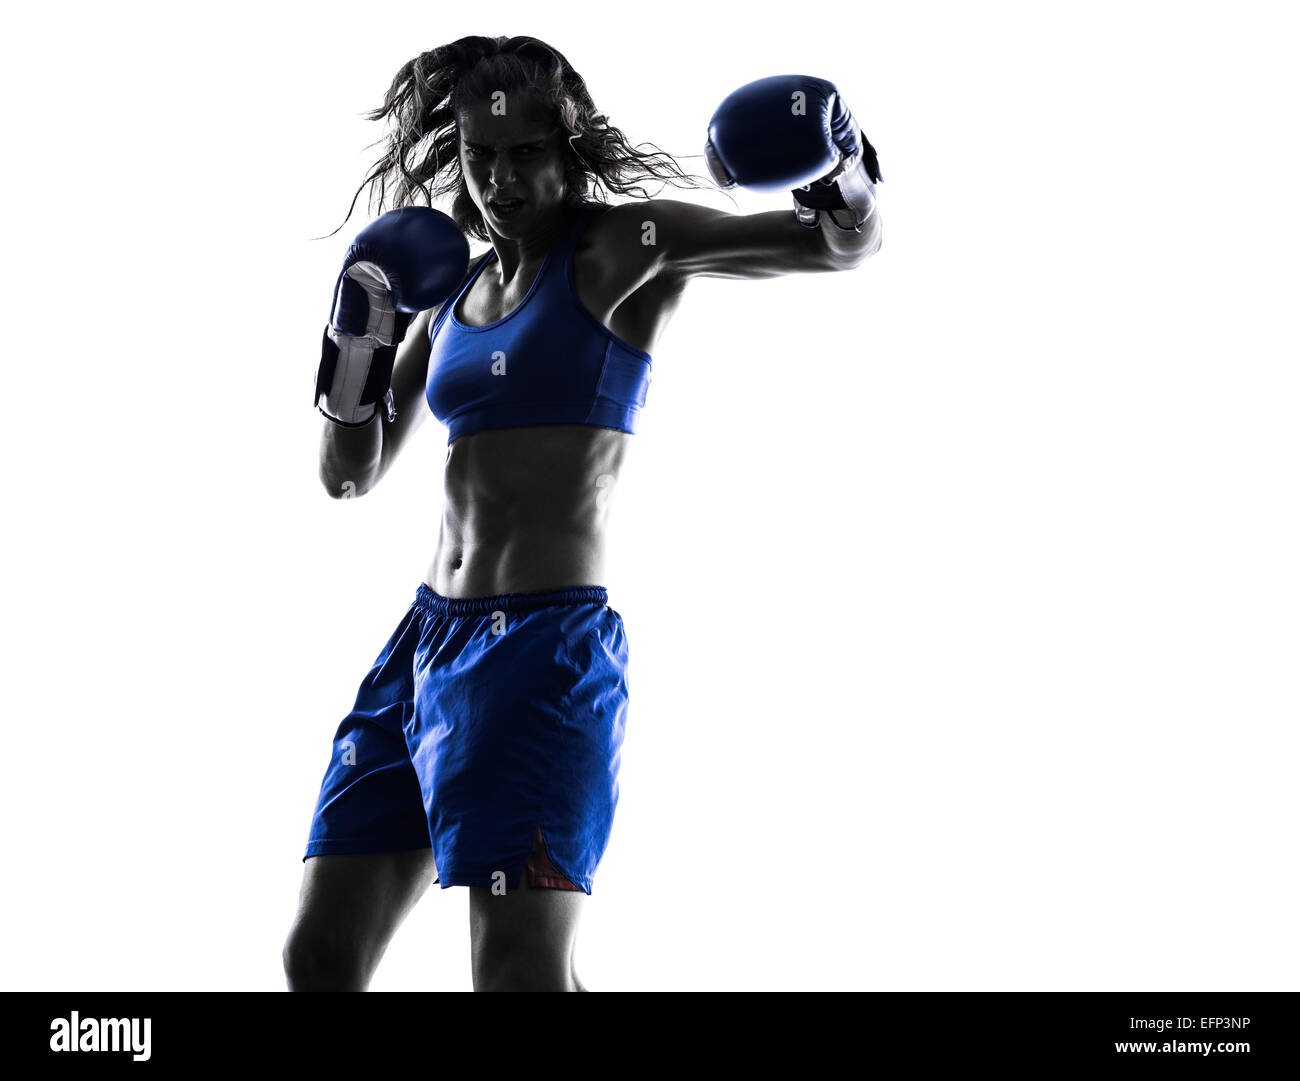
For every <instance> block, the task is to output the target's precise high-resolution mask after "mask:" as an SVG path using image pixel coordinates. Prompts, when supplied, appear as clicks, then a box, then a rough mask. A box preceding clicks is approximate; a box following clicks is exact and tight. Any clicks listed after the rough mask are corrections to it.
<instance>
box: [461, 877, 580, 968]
mask: <svg viewBox="0 0 1300 1081" xmlns="http://www.w3.org/2000/svg"><path fill="white" fill-rule="evenodd" d="M586 896H587V895H586V894H585V893H582V892H576V893H575V892H573V891H570V890H556V889H548V888H546V887H541V886H530V885H529V884H528V875H527V874H526V873H525V874H524V876H523V878H522V879H521V881H520V884H519V888H518V889H513V890H508V891H507V892H506V893H504V894H494V893H493V892H492V891H491V890H489V889H477V888H471V889H470V891H469V931H470V954H471V958H472V962H473V974H474V990H475V991H585V990H586V988H585V987H583V986H582V983H581V981H580V980H579V979H578V973H577V971H576V969H575V968H574V965H573V947H574V945H575V944H576V942H577V938H578V918H579V916H581V914H582V902H583V901H584V900H585V899H586Z"/></svg>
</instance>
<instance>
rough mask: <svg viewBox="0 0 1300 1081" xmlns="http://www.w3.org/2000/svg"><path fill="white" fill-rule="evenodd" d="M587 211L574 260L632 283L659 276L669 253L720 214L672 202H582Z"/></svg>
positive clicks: (661, 200) (707, 209) (650, 200)
mask: <svg viewBox="0 0 1300 1081" xmlns="http://www.w3.org/2000/svg"><path fill="white" fill-rule="evenodd" d="M586 213H587V214H588V215H589V216H588V218H587V222H586V226H585V228H584V230H583V236H582V238H581V240H580V241H579V244H578V253H577V255H578V258H579V259H581V260H582V261H583V262H584V263H586V264H587V265H590V266H595V267H597V268H599V273H602V274H610V275H615V276H620V277H627V278H628V279H629V281H636V282H644V281H646V280H647V279H648V278H649V277H656V276H659V275H660V274H662V273H663V272H664V271H665V269H666V266H667V263H666V259H667V256H668V253H669V252H670V251H672V250H673V249H674V248H675V247H676V246H678V245H679V244H680V243H681V238H683V237H685V236H688V235H689V234H690V233H691V231H692V230H698V229H700V228H701V227H703V226H706V225H707V224H708V223H710V222H712V221H713V220H714V219H715V218H716V217H718V216H720V212H719V211H715V210H711V209H710V208H708V207H702V206H697V205H696V204H694V203H686V202H681V201H679V200H676V199H638V200H634V201H632V202H627V203H618V204H615V205H612V206H608V205H604V204H587V209H586ZM721 216H723V217H725V216H726V215H721Z"/></svg>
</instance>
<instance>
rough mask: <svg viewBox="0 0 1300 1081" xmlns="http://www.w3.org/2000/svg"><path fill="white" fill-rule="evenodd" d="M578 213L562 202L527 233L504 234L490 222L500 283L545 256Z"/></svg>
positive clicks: (533, 265) (533, 264)
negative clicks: (506, 235)
mask: <svg viewBox="0 0 1300 1081" xmlns="http://www.w3.org/2000/svg"><path fill="white" fill-rule="evenodd" d="M576 213H577V211H576V210H575V209H574V208H573V207H570V206H561V207H559V208H557V209H556V211H555V213H553V214H551V215H550V216H549V217H547V218H546V219H545V220H544V221H543V222H541V223H539V224H538V226H537V228H536V229H534V230H532V231H531V232H529V234H528V235H527V236H524V237H505V236H501V235H500V234H499V233H498V232H497V231H496V230H495V229H493V228H492V226H491V225H489V226H488V227H487V231H488V236H489V237H490V238H491V240H492V247H493V249H494V250H495V251H496V254H497V272H498V273H499V274H500V276H501V283H502V284H503V285H504V284H505V283H506V282H508V281H510V279H511V278H513V277H514V276H515V274H517V273H518V272H519V270H520V268H522V267H535V266H537V265H538V264H539V263H540V262H541V261H542V260H543V259H545V258H546V253H547V252H548V251H550V250H551V248H552V247H553V246H554V245H555V242H556V241H557V240H558V239H559V238H560V236H561V235H562V234H563V232H564V231H565V229H567V228H568V227H569V224H570V223H571V222H572V221H573V216H574V214H576Z"/></svg>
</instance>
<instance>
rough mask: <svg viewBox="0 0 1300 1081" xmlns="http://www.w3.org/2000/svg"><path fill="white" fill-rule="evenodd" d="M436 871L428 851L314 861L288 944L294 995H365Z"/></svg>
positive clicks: (306, 869) (307, 870)
mask: <svg viewBox="0 0 1300 1081" xmlns="http://www.w3.org/2000/svg"><path fill="white" fill-rule="evenodd" d="M436 874H437V872H436V871H435V869H434V865H433V851H432V850H431V849H428V848H423V849H413V850H412V851H409V852H374V853H363V854H354V855H332V856H311V857H310V858H308V859H307V860H306V862H305V864H304V870H303V879H302V893H301V896H300V898H299V902H298V915H297V917H296V918H295V920H294V923H293V927H292V928H291V929H290V931H289V937H288V939H287V940H286V941H285V944H284V971H285V976H286V978H287V979H288V982H289V990H290V991H364V990H365V989H366V988H367V987H368V986H369V984H370V979H371V977H372V976H373V975H374V973H375V969H376V967H377V966H378V965H379V960H380V958H382V957H383V956H384V951H385V950H386V949H387V948H388V943H389V942H390V941H391V939H392V937H393V934H394V932H396V930H397V928H398V926H399V925H400V924H401V922H402V920H403V919H404V918H405V917H406V914H407V913H408V912H410V910H411V908H412V907H413V906H414V905H415V902H416V901H418V900H419V899H420V898H421V897H422V896H423V895H424V892H425V890H427V889H428V888H429V885H430V883H432V882H433V880H434V877H435V876H436Z"/></svg>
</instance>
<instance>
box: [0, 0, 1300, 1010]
mask: <svg viewBox="0 0 1300 1081" xmlns="http://www.w3.org/2000/svg"><path fill="white" fill-rule="evenodd" d="M461 9H462V11H463V14H456V13H454V12H452V10H451V6H450V5H442V4H432V3H429V2H428V0H423V2H420V3H377V4H373V5H369V6H368V7H364V8H363V6H361V5H358V4H356V3H355V2H349V3H312V4H310V5H307V4H273V3H257V4H250V3H235V4H227V5H223V6H221V7H216V6H213V7H211V8H209V9H208V11H207V12H206V13H198V12H196V11H195V10H194V9H193V8H192V7H191V6H189V5H162V4H158V5H143V4H127V5H91V4H69V5H63V6H61V7H60V8H58V9H55V10H54V11H52V12H48V13H47V14H44V15H41V16H33V15H18V16H15V15H13V14H10V15H9V16H7V26H6V37H7V38H8V39H9V44H10V50H11V56H10V58H9V60H8V61H7V62H6V65H5V66H4V67H3V68H2V69H0V79H3V87H2V89H3V96H2V98H0V100H3V102H4V110H5V117H4V123H5V132H6V138H5V141H6V144H7V148H6V157H7V159H8V164H7V165H6V167H5V170H4V193H3V194H4V203H3V206H4V224H5V229H4V232H5V240H6V245H5V247H6V251H5V258H4V262H3V271H0V273H3V275H4V281H3V297H4V313H5V326H6V334H5V343H4V344H5V354H6V356H5V371H6V379H5V384H6V404H5V413H6V418H5V424H4V425H3V432H4V440H5V446H4V462H5V465H6V468H7V473H8V476H7V484H6V489H7V491H8V497H7V500H6V502H7V507H6V512H7V513H6V521H7V523H8V524H7V528H6V530H5V538H6V544H5V549H6V556H5V561H4V563H5V576H4V583H3V589H4V595H3V611H4V625H3V626H4V632H3V633H4V643H3V653H2V658H0V659H2V660H3V665H4V671H3V679H4V688H5V690H4V721H5V739H4V755H5V758H4V765H5V782H4V784H3V786H0V791H2V792H3V797H2V798H3V806H0V813H2V814H3V821H4V824H5V832H6V838H7V845H6V867H7V875H6V877H7V879H8V882H7V885H6V888H5V890H4V894H3V898H4V899H3V905H4V916H5V925H6V928H7V929H8V934H7V935H6V943H5V945H4V963H3V965H2V966H0V968H2V970H3V976H2V977H0V979H2V980H3V984H4V985H5V986H6V987H7V988H9V989H30V990H38V989H39V990H52V989H60V990H96V991H99V990H136V989H181V990H197V989H203V988H215V989H223V990H240V989H250V990H277V989H281V988H283V986H284V979H283V974H282V971H281V965H280V950H281V946H282V944H283V941H284V937H285V935H286V933H287V931H288V928H289V925H290V922H291V920H292V918H293V914H294V911H295V908H296V904H297V893H298V886H299V882H300V879H301V874H302V863H301V858H302V849H303V845H304V844H305V840H306V831H307V828H308V824H309V819H310V815H311V811H312V808H313V805H314V802H315V798H316V794H317V790H318V787H319V784H320V780H321V775H322V773H323V771H324V769H325V766H326V764H327V760H328V758H329V752H330V741H331V738H332V735H333V732H334V728H335V726H336V725H337V722H338V720H339V718H340V717H341V716H342V715H343V714H344V713H345V712H346V711H347V710H348V709H349V708H350V706H351V704H352V700H353V697H354V695H355V693H356V689H357V684H358V682H359V681H360V679H361V678H362V676H364V674H365V673H366V671H367V669H368V668H369V666H370V664H371V662H372V660H373V659H374V657H375V655H376V654H377V653H378V651H379V649H380V648H381V647H382V645H383V643H384V642H385V641H386V639H387V636H388V635H389V634H390V633H391V631H392V629H393V627H394V626H395V625H396V623H397V621H398V620H399V619H400V617H401V616H402V614H403V612H404V611H405V609H406V606H407V605H408V604H409V603H410V600H411V599H412V597H413V596H414V592H415V588H416V586H417V584H418V583H419V581H420V580H421V579H422V577H423V575H424V573H425V570H426V568H427V566H428V563H429V560H430V558H431V556H432V553H433V548H434V543H435V541H436V536H437V523H438V520H439V514H440V498H441V496H440V492H441V482H440V467H441V463H442V456H443V448H444V445H445V441H446V435H445V430H444V429H442V428H441V427H440V426H439V425H438V424H437V422H436V421H433V420H430V421H429V422H428V423H427V424H426V425H425V426H424V428H423V429H422V430H421V431H420V433H419V435H418V437H417V438H416V440H415V441H414V442H413V443H412V444H411V445H410V446H409V447H408V448H407V449H406V451H405V452H404V454H403V457H402V458H401V459H400V460H399V461H398V463H397V464H396V466H395V467H394V469H393V471H392V472H391V473H390V474H389V476H388V477H387V478H386V479H385V480H384V482H383V483H382V484H381V485H380V486H379V488H377V489H376V490H375V491H374V492H373V493H372V494H370V495H367V496H366V497H365V498H363V499H359V500H352V501H343V502H335V501H332V500H330V499H329V498H327V496H326V495H325V493H324V491H323V490H322V489H321V488H320V487H319V484H318V481H317V478H316V455H317V447H318V440H319V436H320V429H321V425H322V423H323V421H322V419H321V417H320V415H319V414H318V413H317V412H316V411H315V410H314V409H313V408H312V403H311V396H310V390H309V386H310V384H311V383H312V381H313V378H314V374H315V367H316V363H317V360H318V358H319V339H320V331H321V327H322V326H323V324H324V320H325V318H326V316H327V314H328V307H329V301H330V293H331V289H332V287H333V284H334V280H335V276H336V275H337V272H338V265H339V262H340V259H341V257H342V254H343V252H344V250H345V249H346V247H347V244H348V242H349V241H350V239H351V237H352V236H353V235H355V233H356V232H357V231H358V230H359V229H360V228H361V227H362V226H363V225H364V224H365V222H366V221H367V220H368V214H367V211H366V207H365V201H364V200H365V196H364V194H363V196H362V199H361V200H360V201H359V204H358V205H359V209H358V211H357V213H356V214H355V215H354V217H353V219H352V221H351V222H349V223H348V224H347V225H346V226H344V228H343V229H342V230H340V231H339V233H337V234H336V235H335V236H334V237H333V238H331V239H329V240H326V241H311V240H310V239H309V238H311V237H315V236H320V235H322V234H324V233H327V232H329V231H330V230H333V229H334V228H335V226H337V225H338V224H339V223H340V221H342V219H343V217H344V214H345V213H346V210H347V207H348V203H349V201H350V200H351V198H352V195H353V192H354V191H355V190H356V188H357V186H358V185H359V184H360V182H361V180H362V179H363V177H364V175H365V172H366V171H367V169H368V167H369V165H370V164H371V163H372V162H373V161H374V160H375V157H376V156H377V154H378V148H377V147H373V148H369V149H367V144H370V143H372V142H374V141H375V140H377V139H379V138H380V137H381V135H382V134H383V133H382V130H381V127H380V125H378V124H375V123H371V122H367V121H365V120H363V119H362V118H361V114H362V112H363V111H365V110H368V109H371V108H374V107H375V106H377V105H378V104H379V103H380V101H381V100H382V97H383V93H384V91H385V90H386V88H387V86H388V84H389V81H390V80H391V78H392V77H393V75H394V74H395V73H396V71H397V70H398V68H399V67H400V66H401V65H402V64H404V63H405V62H406V61H407V60H409V59H411V58H412V57H413V56H415V55H416V54H418V53H420V52H422V51H424V50H427V49H430V48H433V47H434V46H435V45H437V44H440V43H443V42H445V41H449V40H452V39H454V38H456V37H459V36H461V35H463V34H469V33H488V34H522V33H528V34H534V35H537V36H539V37H542V38H544V39H545V40H547V41H548V42H549V43H551V44H552V45H554V46H555V47H557V48H559V49H560V50H561V51H562V52H563V53H565V54H566V56H567V57H568V58H569V59H570V60H571V61H572V62H573V64H574V65H575V66H576V67H577V69H578V70H579V71H580V72H581V73H582V74H583V75H584V76H585V77H586V79H587V81H588V85H589V87H590V89H591V91H592V93H593V95H594V97H595V99H596V102H597V105H598V106H599V107H600V108H601V109H602V110H603V111H605V112H607V113H608V114H609V115H610V117H611V119H612V120H613V122H614V123H615V124H617V125H618V126H620V127H622V128H623V129H624V130H625V131H626V132H627V133H628V134H629V136H630V137H631V138H632V139H633V140H634V141H640V140H650V141H653V142H655V143H657V144H658V145H660V146H662V147H663V148H665V149H667V150H669V151H672V152H675V153H677V154H679V155H683V157H682V161H683V164H684V165H686V166H687V167H688V168H691V169H693V170H696V171H699V172H703V161H702V159H701V158H699V157H695V158H689V157H685V155H693V154H699V152H700V148H701V144H702V141H703V134H704V129H705V126H706V124H707V121H708V118H709V115H710V113H711V112H712V110H713V108H714V106H715V105H716V104H717V103H718V102H719V101H720V100H721V99H722V98H723V97H724V96H725V95H726V94H727V93H728V92H730V91H731V90H732V89H734V88H735V87H737V86H739V85H741V84H742V83H744V82H747V81H749V80H751V79H754V78H757V77H761V76H764V75H769V74H776V73H783V72H792V71H798V72H807V73H811V74H816V75H820V76H824V77H827V78H830V79H832V80H834V81H835V82H836V83H837V84H838V85H839V87H840V89H841V91H842V92H843V94H844V96H845V98H846V100H847V102H848V103H849V105H850V106H851V107H852V109H853V110H854V113H855V115H856V116H857V117H858V118H859V120H860V122H861V124H862V127H863V130H864V131H865V132H866V133H867V135H868V137H869V138H870V139H871V141H872V142H873V143H874V144H875V146H876V148H877V150H878V151H879V153H880V161H881V167H882V170H883V173H884V178H885V182H884V183H883V184H882V185H881V186H880V189H879V195H880V210H881V215H882V222H883V227H884V246H883V249H882V250H881V252H880V253H879V255H877V256H876V257H875V258H873V259H871V260H870V261H868V263H867V264H865V265H864V266H862V267H861V268H860V269H858V270H856V271H854V272H852V273H847V274H841V275H833V276H831V275H817V276H807V277H802V278H800V277H788V278H784V279H777V280H770V281H763V282H740V281H719V280H712V281H703V282H698V283H695V284H693V285H692V286H691V287H690V290H689V291H688V294H687V298H686V300H685V302H684V303H683V305H682V307H681V309H680V311H679V313H678V315H677V316H676V318H675V321H674V322H673V324H672V325H671V326H670V328H669V330H668V331H667V333H666V334H665V335H664V336H663V338H662V339H661V341H660V342H659V344H658V346H657V348H656V350H655V356H654V365H655V367H654V373H655V374H654V384H653V386H652V388H651V391H650V397H649V401H648V408H647V412H646V413H645V415H644V419H643V427H642V430H641V431H640V433H639V434H638V435H637V437H636V440H635V442H634V445H633V447H632V450H631V455H630V461H629V464H628V467H627V469H626V471H625V473H624V476H623V479H622V481H621V483H620V485H619V492H618V495H617V497H616V499H615V501H614V505H613V526H612V528H613V537H612V548H611V550H610V559H609V575H608V582H607V583H606V584H607V585H608V587H609V589H610V602H611V604H612V605H613V606H614V607H615V608H616V609H617V610H618V611H619V612H620V613H621V614H622V615H623V617H624V620H625V622H626V628H627V633H628V639H629V644H630V649H631V669H630V672H629V680H630V684H631V689H632V704H631V709H630V713H629V719H628V732H627V741H626V745H625V748H624V758H623V772H622V778H621V781H622V799H621V802H620V805H619V809H618V814H617V817H616V819H615V825H614V832H613V837H612V841H611V844H610V848H609V850H608V852H607V854H606V856H605V859H604V861H603V862H602V864H601V866H600V869H599V871H598V872H597V875H596V879H595V886H594V892H593V894H592V896H591V897H590V898H588V899H587V901H586V902H585V905H586V914H585V916H584V920H583V926H582V931H581V937H580V941H579V945H578V967H579V972H580V974H581V976H582V978H583V980H584V982H586V983H587V984H588V986H590V987H591V988H593V989H595V990H604V991H614V990H631V989H653V990H676V989H719V990H720V989H733V990H740V989H783V988H792V989H806V990H812V989H870V990H897V991H913V990H998V991H1001V990H1086V991H1098V990H1198V991H1204V990H1224V991H1228V990H1232V991H1238V990H1251V989H1253V990H1270V991H1273V990H1282V989H1295V986H1296V977H1295V973H1296V971H1297V965H1298V963H1300V949H1298V944H1297V932H1296V921H1295V918H1294V917H1295V912H1296V910H1297V904H1298V901H1300V899H1298V898H1297V885H1298V883H1297V871H1296V863H1295V858H1294V857H1295V826H1296V802H1297V799H1296V784H1295V776H1296V750H1297V737H1296V732H1295V723H1296V719H1297V698H1298V697H1300V696H1298V694H1297V678H1296V658H1297V646H1298V645H1300V643H1298V642H1297V638H1298V637H1300V635H1298V632H1297V615H1296V613H1297V611H1300V595H1298V594H1300V589H1298V585H1300V582H1298V575H1297V563H1296V558H1295V553H1296V552H1297V551H1298V550H1300V536H1298V535H1297V534H1298V533H1300V528H1298V525H1300V522H1298V520H1297V507H1296V490H1297V485H1296V463H1297V461H1300V456H1298V454H1297V451H1298V450H1300V448H1298V447H1297V434H1296V428H1297V426H1296V422H1295V417H1296V412H1297V396H1296V392H1297V389H1300V377H1297V372H1296V360H1297V348H1296V346H1297V343H1296V332H1295V298H1296V294H1297V290H1296V287H1297V281H1296V254H1295V253H1296V241H1297V233H1298V230H1297V227H1296V226H1297V222H1296V209H1295V208H1296V204H1297V192H1296V181H1297V177H1298V176H1300V169H1298V168H1297V166H1298V165H1300V161H1298V160H1297V157H1298V155H1297V153H1296V150H1295V123H1294V103H1295V101H1296V100H1297V90H1298V89H1300V88H1297V86H1296V77H1295V74H1294V71H1295V67H1294V55H1295V50H1296V40H1295V38H1296V36H1295V34H1294V33H1293V31H1292V29H1291V27H1290V26H1289V25H1287V24H1286V23H1285V22H1284V18H1285V16H1284V12H1285V10H1286V5H1283V4H1260V3H1257V4H1244V5H1243V4H1232V5H1229V4H1226V3H1224V4H1196V3H1176V4H1175V3H1136V4H1135V3H1123V4H1120V3H1104V2H1093V3H1087V4H1084V3H1076V4H1072V5H1065V4H1053V5H1044V4H1035V3H1017V4H1012V3H995V4H978V5H976V4H965V3H890V4H869V3H868V4H853V5H845V6H844V7H843V10H842V11H840V12H839V13H836V12H833V11H827V10H826V9H825V8H824V7H823V8H817V9H815V10H814V9H813V8H809V9H808V14H807V23H806V24H800V22H799V18H798V17H797V15H796V14H795V13H794V12H793V11H792V9H791V8H790V7H789V5H779V4H771V5H768V6H766V7H763V6H761V5H753V4H750V5H726V6H719V7H716V8H714V7H709V6H707V5H700V4H675V5H673V6H672V7H670V8H665V7H663V6H662V5H661V6H659V7H657V8H655V9H653V10H648V11H646V12H644V13H641V14H636V15H634V14H633V13H632V12H633V10H634V9H633V8H632V7H631V6H629V5H622V4H620V5H612V6H606V7H605V8H604V9H603V11H602V9H599V8H597V7H593V6H592V5H578V6H576V7H573V9H572V13H560V11H559V9H558V8H557V9H556V10H555V12H554V13H548V11H547V9H546V8H544V7H540V6H538V5H536V4H532V3H529V4H513V3H500V4H496V5H492V6H491V7H490V8H482V7H479V8H477V10H475V7H474V5H461ZM33 19H39V20H40V21H30V20H33ZM24 20H27V21H24ZM667 194H668V195H670V196H672V197H676V198H687V199H697V200H699V201H704V202H708V203H709V205H714V206H722V207H727V206H728V204H727V203H726V202H725V201H724V200H722V199H721V198H720V197H718V196H716V195H713V194H707V193H699V194H694V195H693V194H691V193H683V194H676V195H674V194H673V193H672V192H669V193H667ZM787 202H788V200H786V198H785V197H783V196H766V197H761V196H748V197H745V198H744V199H742V201H741V206H740V208H741V209H742V210H745V211H755V210H761V209H771V208H777V207H783V206H786V205H787ZM467 910H468V894H467V891H466V890H464V889H455V888H453V889H449V890H445V891H444V890H439V889H437V888H436V887H435V888H434V889H433V890H432V891H431V892H430V893H429V894H427V895H426V897H425V898H424V900H423V901H422V902H421V903H420V905H419V906H418V907H417V908H416V910H415V912H414V913H413V914H412V916H411V917H410V919H409V920H408V921H407V923H406V924H404V925H403V927H402V928H401V930H400V931H399V933H398V935H397V937H396V938H395V939H394V941H393V944H392V946H391V947H390V949H389V952H388V955H387V956H386V958H385V959H384V961H383V963H382V965H381V966H380V969H379V971H378V974H377V975H376V977H375V980H374V982H373V984H372V989H373V990H376V991H379V990H397V989H452V990H454V989H468V988H469V987H470V971H469V931H468V920H467Z"/></svg>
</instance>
